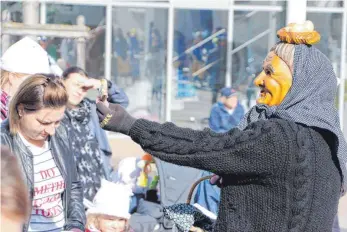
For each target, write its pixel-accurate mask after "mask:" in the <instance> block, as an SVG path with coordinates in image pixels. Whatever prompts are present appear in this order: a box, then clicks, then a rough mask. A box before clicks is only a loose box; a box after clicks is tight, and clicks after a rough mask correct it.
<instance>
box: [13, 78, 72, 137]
mask: <svg viewBox="0 0 347 232" xmlns="http://www.w3.org/2000/svg"><path fill="white" fill-rule="evenodd" d="M67 101H68V94H67V92H66V90H65V87H64V85H63V83H62V82H61V80H60V79H59V78H55V77H52V76H49V75H44V74H35V75H32V76H30V77H29V78H28V79H26V80H25V81H24V82H23V83H22V84H21V85H20V86H19V88H18V91H17V92H16V93H15V94H14V96H13V98H12V99H11V102H10V106H9V123H10V132H11V134H16V133H17V131H18V126H19V120H20V116H19V112H18V106H19V105H23V108H24V111H25V112H29V113H30V112H36V111H38V110H41V109H43V108H60V107H63V106H66V104H67Z"/></svg>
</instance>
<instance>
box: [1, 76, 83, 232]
mask: <svg viewBox="0 0 347 232" xmlns="http://www.w3.org/2000/svg"><path fill="white" fill-rule="evenodd" d="M67 102H68V95H67V92H66V90H65V88H64V85H63V84H62V83H61V81H60V80H58V78H52V77H49V76H45V75H41V74H36V75H32V76H30V77H29V78H28V79H26V80H25V81H24V82H23V83H22V84H21V85H20V86H19V89H18V91H17V92H16V94H15V95H14V96H13V99H12V100H11V103H10V107H9V114H10V115H11V117H9V118H8V119H7V120H5V121H4V122H3V123H2V124H1V144H2V145H6V146H9V147H10V149H11V151H12V152H13V154H14V155H16V156H17V157H18V160H19V161H20V166H21V169H22V170H23V172H24V173H25V175H24V177H25V180H24V181H25V183H26V185H27V186H28V188H29V193H30V202H31V205H32V210H31V217H30V219H29V220H28V221H26V223H25V225H24V227H23V231H24V232H27V231H29V232H31V231H61V230H70V231H78V232H81V231H84V224H85V211H84V207H83V190H82V185H81V182H80V181H79V178H78V174H77V170H76V164H75V161H74V159H73V150H72V148H71V145H70V143H69V139H70V137H69V135H68V132H67V129H66V127H65V126H64V125H63V124H61V121H62V119H63V117H64V112H65V109H66V104H67Z"/></svg>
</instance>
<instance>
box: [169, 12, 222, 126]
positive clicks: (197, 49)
mask: <svg viewBox="0 0 347 232" xmlns="http://www.w3.org/2000/svg"><path fill="white" fill-rule="evenodd" d="M227 22H228V12H227V11H215V10H214V11H212V10H185V9H184V10H176V11H175V24H174V26H175V27H174V46H173V78H172V80H171V82H172V85H171V86H172V91H171V92H172V98H171V99H172V102H171V117H172V121H174V122H175V123H177V124H178V125H181V126H187V127H195V126H198V125H196V123H199V121H201V120H202V119H204V118H206V117H208V116H209V110H210V109H211V107H212V104H213V103H214V102H215V100H216V99H214V98H215V97H216V93H217V91H218V90H219V89H220V88H221V87H223V86H224V85H225V74H226V51H227V47H226V46H227V30H226V28H227V26H228V25H227ZM202 106H203V107H202Z"/></svg>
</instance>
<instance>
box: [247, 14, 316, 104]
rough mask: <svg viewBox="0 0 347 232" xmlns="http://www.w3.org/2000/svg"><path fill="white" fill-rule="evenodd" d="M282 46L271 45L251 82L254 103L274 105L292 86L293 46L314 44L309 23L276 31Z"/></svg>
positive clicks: (311, 26)
mask: <svg viewBox="0 0 347 232" xmlns="http://www.w3.org/2000/svg"><path fill="white" fill-rule="evenodd" d="M277 37H278V38H279V39H280V40H281V42H282V43H280V44H277V45H275V46H274V48H273V49H271V51H270V52H269V53H268V55H267V57H266V59H265V60H264V63H263V71H262V72H261V73H260V74H259V75H258V76H257V78H256V79H255V80H254V85H256V86H258V87H259V88H260V94H259V97H258V98H257V103H258V104H265V105H268V106H278V105H280V104H281V102H282V101H283V99H284V98H285V96H286V95H287V93H288V92H289V89H290V88H291V86H292V83H293V73H294V72H293V68H294V67H293V62H294V51H295V45H298V44H306V45H312V44H314V43H318V42H319V40H320V35H319V33H318V32H317V31H315V30H314V25H313V23H312V22H311V21H306V22H305V23H303V24H295V23H291V24H289V25H288V26H287V27H284V28H281V29H280V30H278V32H277Z"/></svg>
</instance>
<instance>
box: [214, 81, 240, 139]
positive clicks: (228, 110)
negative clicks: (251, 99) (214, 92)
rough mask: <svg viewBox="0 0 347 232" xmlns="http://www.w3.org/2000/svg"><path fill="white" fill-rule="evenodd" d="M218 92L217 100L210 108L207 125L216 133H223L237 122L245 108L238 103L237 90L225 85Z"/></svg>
mask: <svg viewBox="0 0 347 232" xmlns="http://www.w3.org/2000/svg"><path fill="white" fill-rule="evenodd" d="M220 92H221V97H220V100H219V102H217V103H215V104H214V105H213V106H212V109H211V115H210V118H209V126H210V128H211V129H212V130H213V131H215V132H217V133H224V132H227V131H229V130H230V129H232V128H234V127H236V126H237V125H238V124H239V122H240V121H241V119H242V118H243V116H244V114H245V110H244V109H243V107H242V105H241V104H240V102H239V100H238V97H237V92H236V91H235V90H234V89H232V88H230V87H225V88H223V89H221V91H220Z"/></svg>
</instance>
